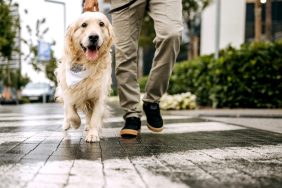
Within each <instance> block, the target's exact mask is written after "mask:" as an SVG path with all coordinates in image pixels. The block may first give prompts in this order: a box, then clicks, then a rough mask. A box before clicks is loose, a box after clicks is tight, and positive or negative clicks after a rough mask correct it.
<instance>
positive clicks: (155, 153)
mask: <svg viewBox="0 0 282 188" xmlns="http://www.w3.org/2000/svg"><path fill="white" fill-rule="evenodd" d="M112 106H113V109H114V110H113V112H114V113H113V117H111V118H108V119H107V120H106V123H105V128H104V129H103V136H104V139H103V140H102V141H101V142H100V143H92V144H90V143H86V142H85V141H84V140H83V138H84V134H85V133H83V127H81V128H80V129H78V130H70V131H68V132H67V133H65V132H63V131H62V130H61V122H62V118H63V116H62V109H61V106H59V105H57V104H46V105H39V104H33V105H23V106H16V107H14V106H5V107H4V106H0V188H2V187H3V188H9V187H11V188H17V187H36V188H37V187H38V188H44V187H50V188H56V187H79V188H83V187H91V188H92V187H94V188H99V187H101V188H119V187H122V188H126V187H130V188H135V187H146V188H149V187H152V188H154V187H158V188H159V187H162V188H166V187H168V188H171V187H177V188H178V187H236V188H237V187H271V188H274V187H282V136H281V134H279V133H271V132H267V131H262V130H256V129H250V128H246V127H241V126H237V125H231V124H227V123H220V122H215V121H212V120H205V119H201V118H193V117H189V116H176V115H166V116H165V124H166V126H165V127H166V129H165V131H164V132H163V133H161V134H153V133H150V132H149V131H148V129H147V128H146V127H145V126H143V127H142V133H143V134H142V135H141V137H140V138H138V139H133V140H123V139H120V138H119V137H118V132H119V129H120V127H121V126H122V125H123V123H122V119H121V113H120V110H119V109H118V108H117V107H116V105H112ZM143 124H144V125H145V121H143Z"/></svg>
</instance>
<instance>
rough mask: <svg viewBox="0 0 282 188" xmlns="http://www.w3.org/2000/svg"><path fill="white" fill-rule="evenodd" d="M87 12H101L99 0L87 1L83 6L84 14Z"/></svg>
mask: <svg viewBox="0 0 282 188" xmlns="http://www.w3.org/2000/svg"><path fill="white" fill-rule="evenodd" d="M86 11H90V12H93V11H99V5H98V0H85V2H84V5H83V12H86Z"/></svg>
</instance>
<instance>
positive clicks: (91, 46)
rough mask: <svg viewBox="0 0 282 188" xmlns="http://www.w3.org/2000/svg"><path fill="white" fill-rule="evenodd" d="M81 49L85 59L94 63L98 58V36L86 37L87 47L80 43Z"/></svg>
mask: <svg viewBox="0 0 282 188" xmlns="http://www.w3.org/2000/svg"><path fill="white" fill-rule="evenodd" d="M80 46H81V48H82V49H83V51H84V53H85V55H86V58H87V59H88V60H90V61H94V60H96V59H97V58H98V57H99V49H100V46H99V36H98V35H90V36H89V37H88V45H87V46H84V45H83V44H82V43H80Z"/></svg>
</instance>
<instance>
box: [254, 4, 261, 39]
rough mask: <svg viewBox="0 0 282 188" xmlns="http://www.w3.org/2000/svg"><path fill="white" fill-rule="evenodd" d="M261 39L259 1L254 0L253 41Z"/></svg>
mask: <svg viewBox="0 0 282 188" xmlns="http://www.w3.org/2000/svg"><path fill="white" fill-rule="evenodd" d="M260 40H261V2H260V0H256V2H255V41H257V42H258V41H260Z"/></svg>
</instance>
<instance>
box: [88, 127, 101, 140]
mask: <svg viewBox="0 0 282 188" xmlns="http://www.w3.org/2000/svg"><path fill="white" fill-rule="evenodd" d="M85 141H86V142H99V141H100V137H99V134H98V132H97V131H96V130H90V131H89V132H88V133H87V135H86V137H85Z"/></svg>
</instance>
